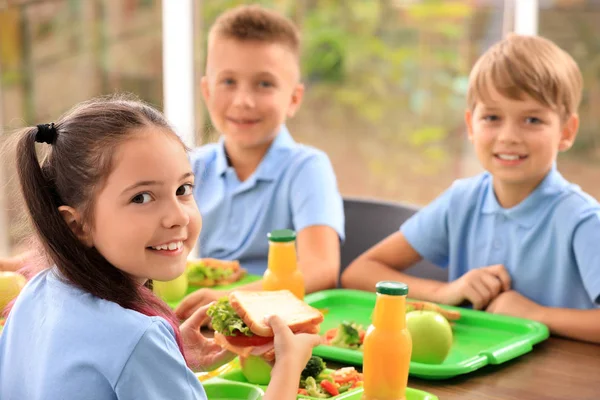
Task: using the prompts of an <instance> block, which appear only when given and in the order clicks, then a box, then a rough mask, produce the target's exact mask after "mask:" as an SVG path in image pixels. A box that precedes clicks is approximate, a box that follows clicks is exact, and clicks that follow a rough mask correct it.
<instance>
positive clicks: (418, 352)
mask: <svg viewBox="0 0 600 400" xmlns="http://www.w3.org/2000/svg"><path fill="white" fill-rule="evenodd" d="M406 327H407V328H408V331H409V332H410V336H411V337H412V343H413V344H412V356H411V359H410V360H411V361H415V362H420V363H425V364H441V363H442V362H443V361H444V360H445V359H446V357H447V356H448V353H449V352H450V348H451V347H452V327H451V326H450V324H449V323H448V320H447V319H446V318H444V316H443V315H441V314H439V313H437V312H435V311H411V312H409V313H407V314H406Z"/></svg>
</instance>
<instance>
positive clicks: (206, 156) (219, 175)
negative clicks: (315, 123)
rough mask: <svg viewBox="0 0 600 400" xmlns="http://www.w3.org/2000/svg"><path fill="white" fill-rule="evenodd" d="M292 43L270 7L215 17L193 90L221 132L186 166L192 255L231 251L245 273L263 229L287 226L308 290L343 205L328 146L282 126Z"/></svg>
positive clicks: (337, 231)
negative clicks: (194, 242) (195, 234)
mask: <svg viewBox="0 0 600 400" xmlns="http://www.w3.org/2000/svg"><path fill="white" fill-rule="evenodd" d="M299 52H300V39H299V33H298V30H297V28H296V27H295V26H294V24H293V23H292V22H291V21H290V20H288V19H286V18H285V17H283V16H281V15H279V14H277V13H275V12H273V11H270V10H267V9H265V8H262V7H259V6H240V7H237V8H234V9H232V10H230V11H227V12H225V13H224V14H222V15H221V16H220V17H219V18H218V19H217V20H216V22H215V23H214V25H213V26H212V28H211V30H210V33H209V40H208V53H207V61H206V76H205V77H203V79H202V93H203V95H204V99H205V101H206V105H207V107H208V110H209V113H210V116H211V120H212V122H213V124H214V126H215V127H216V128H217V130H218V131H219V132H220V133H221V140H220V141H219V142H218V143H216V144H209V145H206V146H203V147H202V148H200V149H198V150H197V151H196V152H195V153H194V154H193V155H192V167H193V169H194V173H195V174H196V182H197V186H196V188H195V191H194V196H195V198H196V201H197V203H198V207H199V208H200V213H201V214H202V217H203V223H204V226H203V229H202V234H201V235H200V239H199V242H198V246H199V250H200V255H201V256H202V257H211V258H218V259H225V260H239V261H240V263H241V265H242V267H244V268H246V269H248V272H249V273H252V274H262V273H263V272H264V271H265V269H266V266H267V254H268V241H267V233H268V232H270V231H272V230H274V229H284V228H288V229H293V230H295V231H296V232H297V241H296V242H297V252H298V265H299V268H300V269H301V270H302V272H303V274H304V279H305V284H306V292H307V293H310V292H314V291H316V290H322V289H328V288H332V287H334V286H335V284H336V282H337V278H338V274H339V263H340V242H341V240H343V238H344V211H343V203H342V198H341V195H340V193H339V191H338V189H337V182H336V178H335V174H334V172H333V168H332V166H331V163H330V161H329V158H328V157H327V155H326V154H325V153H323V152H322V151H319V150H317V149H314V148H312V147H309V146H304V145H301V144H298V143H296V142H295V141H294V139H293V138H292V136H291V135H290V133H289V132H288V130H287V128H286V126H285V120H286V119H287V118H288V117H292V116H293V115H294V114H295V113H296V111H297V110H298V108H299V107H300V103H301V100H302V95H303V92H304V88H303V86H302V84H301V83H300V68H299ZM243 288H244V289H255V290H256V289H260V288H261V283H260V282H258V283H253V284H249V285H247V286H244V287H243ZM223 295H225V292H224V291H217V290H211V289H201V290H198V291H196V292H194V293H193V294H191V295H189V296H188V297H187V298H186V299H184V300H183V302H182V303H181V305H180V306H179V308H178V309H177V314H178V315H179V316H180V317H182V318H186V317H187V316H189V315H190V314H191V313H192V312H193V310H195V309H196V308H198V307H199V306H201V305H204V304H207V303H209V302H211V301H213V300H216V299H218V298H220V297H221V296H223Z"/></svg>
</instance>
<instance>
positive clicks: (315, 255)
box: [296, 225, 340, 293]
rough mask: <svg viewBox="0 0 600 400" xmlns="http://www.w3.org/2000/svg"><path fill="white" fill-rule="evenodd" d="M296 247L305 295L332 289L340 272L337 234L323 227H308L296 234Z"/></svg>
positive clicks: (331, 229) (329, 228)
mask: <svg viewBox="0 0 600 400" xmlns="http://www.w3.org/2000/svg"><path fill="white" fill-rule="evenodd" d="M296 246H297V249H298V267H299V268H300V270H301V271H302V274H303V275H304V285H305V288H306V293H313V292H316V291H319V290H325V289H331V288H334V287H335V286H336V285H337V279H338V274H339V272H340V238H339V236H338V234H337V232H336V231H335V230H334V229H333V228H331V227H329V226H325V225H317V226H308V227H306V228H304V229H302V230H301V231H300V232H298V237H297V239H296Z"/></svg>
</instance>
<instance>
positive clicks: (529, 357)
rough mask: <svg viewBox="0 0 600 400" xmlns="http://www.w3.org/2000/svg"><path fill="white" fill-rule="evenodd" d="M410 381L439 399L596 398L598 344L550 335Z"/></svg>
mask: <svg viewBox="0 0 600 400" xmlns="http://www.w3.org/2000/svg"><path fill="white" fill-rule="evenodd" d="M329 364H333V363H331V362H330V363H328V365H329ZM332 366H333V365H332ZM408 386H409V387H411V388H415V389H421V390H425V391H427V392H429V393H432V394H435V395H436V396H438V397H439V399H440V400H458V399H460V400H470V399H473V400H475V399H477V400H513V399H514V400H528V399H532V400H533V399H535V400H542V399H544V400H545V399H548V400H554V399H556V400H592V399H594V400H598V399H600V345H595V344H589V343H582V342H576V341H572V340H566V339H560V338H555V337H551V338H550V339H548V340H546V341H544V342H542V343H540V344H538V345H536V346H534V348H533V351H532V352H530V353H528V354H525V355H523V356H521V357H519V358H517V359H515V360H512V361H509V362H507V363H504V364H501V365H492V366H486V367H484V368H482V369H480V370H478V371H476V372H473V373H471V374H468V375H464V376H459V377H455V378H452V379H448V380H443V381H430V380H424V379H417V378H409V383H408Z"/></svg>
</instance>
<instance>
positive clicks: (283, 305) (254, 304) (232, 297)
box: [229, 290, 323, 337]
mask: <svg viewBox="0 0 600 400" xmlns="http://www.w3.org/2000/svg"><path fill="white" fill-rule="evenodd" d="M229 304H231V307H233V309H234V310H235V312H236V313H237V314H238V315H239V316H240V318H241V319H242V320H243V321H244V323H245V324H246V325H248V328H250V330H251V331H252V333H254V334H255V335H258V336H268V337H272V336H273V329H271V327H270V326H269V325H268V324H267V323H266V322H265V316H267V315H278V316H279V317H281V319H283V321H284V322H285V323H286V324H287V325H288V326H289V327H290V329H291V330H292V332H294V333H296V332H306V333H318V332H319V324H320V323H321V322H323V314H321V312H320V311H319V310H317V309H316V308H313V307H311V306H309V305H308V304H306V303H305V302H303V301H302V300H300V299H298V298H297V297H296V296H294V295H293V294H292V292H290V291H289V290H276V291H262V292H246V291H241V290H240V291H234V292H231V293H230V294H229Z"/></svg>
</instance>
